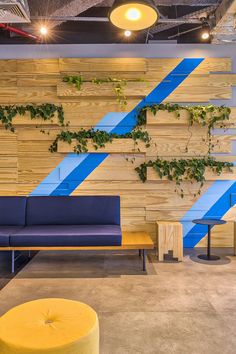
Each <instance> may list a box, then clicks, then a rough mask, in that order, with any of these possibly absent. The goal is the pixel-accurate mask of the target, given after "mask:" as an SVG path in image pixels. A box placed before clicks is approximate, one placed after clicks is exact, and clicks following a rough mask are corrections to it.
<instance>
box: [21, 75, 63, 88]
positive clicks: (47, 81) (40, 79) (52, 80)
mask: <svg viewBox="0 0 236 354" xmlns="http://www.w3.org/2000/svg"><path fill="white" fill-rule="evenodd" d="M60 80H61V76H60V75H59V74H57V73H50V72H49V73H47V74H44V73H43V74H38V73H37V72H36V74H35V75H33V74H28V75H27V74H24V75H23V76H18V77H17V86H18V87H39V86H43V87H48V86H49V87H51V86H57V84H58V83H59V82H60Z"/></svg>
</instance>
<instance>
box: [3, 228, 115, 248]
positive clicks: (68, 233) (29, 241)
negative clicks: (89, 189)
mask: <svg viewBox="0 0 236 354" xmlns="http://www.w3.org/2000/svg"><path fill="white" fill-rule="evenodd" d="M10 245H11V246H15V247H17V246H18V247H20V246H23V247H24V246H45V247H47V246H120V245H121V229H120V226H118V225H68V226H67V225H37V226H26V227H24V228H23V229H21V230H19V231H18V232H16V233H15V234H12V235H11V236H10Z"/></svg>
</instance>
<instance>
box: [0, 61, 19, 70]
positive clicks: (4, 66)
mask: <svg viewBox="0 0 236 354" xmlns="http://www.w3.org/2000/svg"><path fill="white" fill-rule="evenodd" d="M16 67H17V60H15V59H1V60H0V72H1V73H5V72H7V73H13V72H16Z"/></svg>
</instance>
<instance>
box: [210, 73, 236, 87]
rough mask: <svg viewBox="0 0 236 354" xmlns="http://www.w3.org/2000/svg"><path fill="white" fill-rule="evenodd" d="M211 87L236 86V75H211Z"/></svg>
mask: <svg viewBox="0 0 236 354" xmlns="http://www.w3.org/2000/svg"><path fill="white" fill-rule="evenodd" d="M209 85H210V86H214V85H217V86H220V87H224V86H235V85H236V74H233V73H230V74H210V75H209Z"/></svg>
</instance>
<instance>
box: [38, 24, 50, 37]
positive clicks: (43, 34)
mask: <svg viewBox="0 0 236 354" xmlns="http://www.w3.org/2000/svg"><path fill="white" fill-rule="evenodd" d="M39 32H40V34H41V35H42V36H46V35H47V34H48V29H47V27H45V26H41V27H40V29H39Z"/></svg>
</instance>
